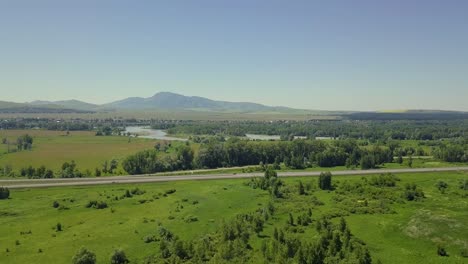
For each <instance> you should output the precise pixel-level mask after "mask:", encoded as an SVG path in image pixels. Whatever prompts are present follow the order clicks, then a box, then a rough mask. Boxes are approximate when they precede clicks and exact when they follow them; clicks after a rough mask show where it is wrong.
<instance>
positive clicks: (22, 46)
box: [0, 0, 468, 111]
mask: <svg viewBox="0 0 468 264" xmlns="http://www.w3.org/2000/svg"><path fill="white" fill-rule="evenodd" d="M0 35H1V37H0V91H1V93H0V100H3V101H16V102H24V101H31V100H35V99H42V100H60V99H70V98H74V99H80V100H85V101H89V102H93V103H105V102H110V101H113V100H117V99H122V98H125V97H129V96H141V97H148V96H151V95H153V94H155V93H156V92H158V91H171V92H176V93H181V94H185V95H198V96H204V97H209V98H212V99H221V100H229V101H252V102H259V103H264V104H268V105H285V106H291V107H297V108H307V109H325V110H383V109H391V110H393V109H453V110H466V111H468V1H464V0H460V1H450V0H440V1H433V0H414V1H408V0H391V1H388V0H385V1H383V0H382V1H379V0H368V1H361V0H353V1H349V0H342V1H331V0H326V1H313V0H306V1H293V0H291V1H286V0H283V1H275V0H265V1H259V0H235V1H223V0H221V1H219V0H213V1H204V0H192V1H189V0H186V1H178V0H168V1H157V0H154V1H142V0H140V1H129V0H127V1H118V0H112V1H110V0H109V1H107V0H80V1H63V0H57V1H50V0H41V1H37V0H30V1H25V0H3V1H2V0H0Z"/></svg>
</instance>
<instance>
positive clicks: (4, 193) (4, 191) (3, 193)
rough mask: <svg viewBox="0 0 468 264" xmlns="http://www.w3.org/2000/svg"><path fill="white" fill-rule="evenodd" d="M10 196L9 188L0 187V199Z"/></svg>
mask: <svg viewBox="0 0 468 264" xmlns="http://www.w3.org/2000/svg"><path fill="white" fill-rule="evenodd" d="M9 197H10V190H8V188H7V187H0V200H2V199H8V198H9Z"/></svg>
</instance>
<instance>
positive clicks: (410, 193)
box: [403, 183, 424, 201]
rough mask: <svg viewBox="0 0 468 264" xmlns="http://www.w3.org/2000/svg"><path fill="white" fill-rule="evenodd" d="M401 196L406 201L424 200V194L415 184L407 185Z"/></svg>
mask: <svg viewBox="0 0 468 264" xmlns="http://www.w3.org/2000/svg"><path fill="white" fill-rule="evenodd" d="M403 196H404V197H405V198H406V200H408V201H414V200H416V201H417V200H421V199H422V198H424V192H423V191H422V190H421V189H420V188H418V187H417V186H416V184H414V183H413V184H407V185H406V187H405V192H404V194H403Z"/></svg>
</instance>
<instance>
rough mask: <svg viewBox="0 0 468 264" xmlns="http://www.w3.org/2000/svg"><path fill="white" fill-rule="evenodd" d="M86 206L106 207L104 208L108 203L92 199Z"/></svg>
mask: <svg viewBox="0 0 468 264" xmlns="http://www.w3.org/2000/svg"><path fill="white" fill-rule="evenodd" d="M86 208H96V209H104V208H107V203H106V202H104V201H99V202H98V201H96V200H92V201H89V202H88V204H87V205H86Z"/></svg>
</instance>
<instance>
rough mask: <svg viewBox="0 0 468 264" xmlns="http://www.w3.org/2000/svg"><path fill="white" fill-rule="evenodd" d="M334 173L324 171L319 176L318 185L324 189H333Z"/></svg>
mask: <svg viewBox="0 0 468 264" xmlns="http://www.w3.org/2000/svg"><path fill="white" fill-rule="evenodd" d="M331 180H332V174H331V172H329V171H327V172H322V173H320V176H319V178H318V187H319V188H320V189H322V190H331V189H332V183H331Z"/></svg>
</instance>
